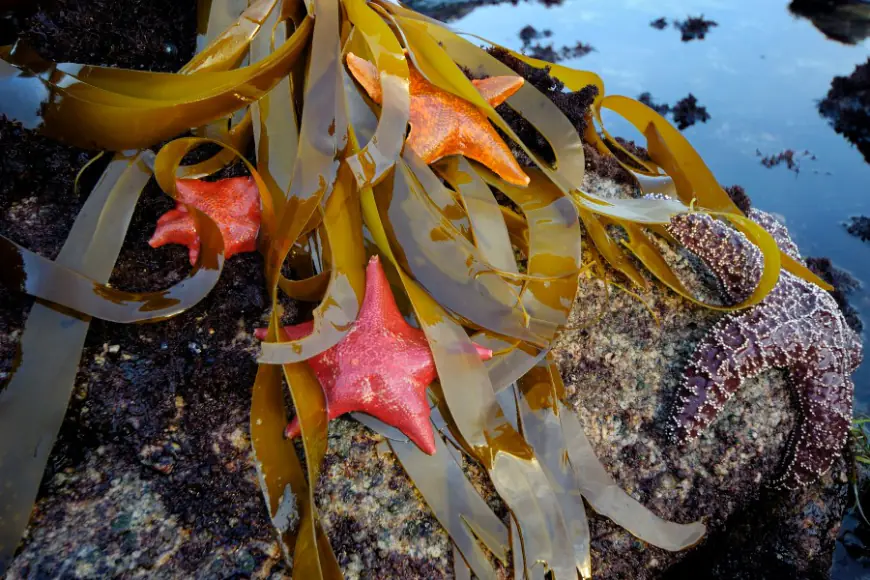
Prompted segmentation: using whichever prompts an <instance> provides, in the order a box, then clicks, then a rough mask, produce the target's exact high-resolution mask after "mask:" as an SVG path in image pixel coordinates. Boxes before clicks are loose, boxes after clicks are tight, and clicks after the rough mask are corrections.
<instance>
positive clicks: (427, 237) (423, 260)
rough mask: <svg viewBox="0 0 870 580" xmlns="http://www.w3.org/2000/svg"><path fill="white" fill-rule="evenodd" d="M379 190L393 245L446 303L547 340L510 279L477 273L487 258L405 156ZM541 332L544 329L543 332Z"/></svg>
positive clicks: (486, 323) (480, 321) (509, 331)
mask: <svg viewBox="0 0 870 580" xmlns="http://www.w3.org/2000/svg"><path fill="white" fill-rule="evenodd" d="M426 169H427V170H428V167H427V168H426ZM388 185H392V187H391V188H388V187H386V186H388ZM377 191H378V195H377V196H376V199H377V204H378V208H379V211H380V213H381V214H382V215H383V216H384V217H385V218H386V219H385V220H384V225H385V226H386V231H387V233H388V239H390V241H391V246H392V249H393V251H394V252H395V253H396V256H397V257H399V258H400V260H401V263H402V266H403V267H405V268H407V271H408V272H409V273H410V274H411V275H413V276H414V278H415V280H416V281H417V282H418V283H419V284H421V285H422V286H423V287H424V288H426V290H427V291H428V292H430V293H432V295H433V296H435V297H436V299H437V300H438V301H439V302H440V303H441V304H444V305H445V306H447V307H448V308H450V309H451V310H452V311H453V312H456V313H457V314H459V315H460V316H462V317H463V318H466V319H468V320H470V321H472V322H473V323H474V324H477V325H479V326H481V327H483V328H488V329H490V330H492V331H493V332H496V333H498V334H502V335H504V336H510V337H514V338H518V339H522V340H528V341H530V342H533V343H537V344H543V342H546V338H545V337H546V333H548V332H550V331H549V329H547V328H540V325H534V326H532V327H527V326H526V321H525V319H524V317H523V313H522V310H521V309H520V308H517V307H514V306H513V305H514V302H515V297H516V295H515V292H514V291H513V289H512V288H510V287H509V285H508V284H507V283H506V282H504V281H503V280H501V279H500V278H497V277H492V276H488V277H480V278H475V277H474V273H475V272H476V271H481V270H486V269H488V267H487V266H486V265H485V261H484V260H483V258H482V257H481V256H480V254H479V252H478V250H477V248H475V247H474V245H473V244H471V242H470V241H468V240H467V239H466V238H465V237H463V236H462V235H461V234H459V233H458V232H456V230H455V229H454V228H453V227H452V226H451V225H450V223H449V221H448V220H447V219H446V218H444V217H443V216H442V214H441V213H440V212H439V211H438V209H437V208H435V207H434V205H433V204H432V203H431V202H430V201H429V200H428V198H427V196H426V194H425V192H423V191H422V189H421V188H420V187H419V186H418V184H417V182H416V180H414V179H413V175H412V174H411V171H410V169H409V168H408V166H407V165H406V164H405V163H404V161H402V162H400V163H399V164H398V165H397V171H396V172H395V174H394V176H393V183H391V184H390V183H386V182H384V183H382V184H380V185H379V186H378V187H377ZM445 274H447V275H446V276H445ZM538 332H543V333H544V334H541V335H540V336H538V335H537V333H538Z"/></svg>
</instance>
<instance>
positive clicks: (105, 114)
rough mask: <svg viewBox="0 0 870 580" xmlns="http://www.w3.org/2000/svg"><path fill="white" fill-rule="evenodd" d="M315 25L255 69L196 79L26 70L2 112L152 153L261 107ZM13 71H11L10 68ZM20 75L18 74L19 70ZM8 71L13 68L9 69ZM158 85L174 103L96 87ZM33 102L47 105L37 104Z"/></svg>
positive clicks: (69, 137)
mask: <svg viewBox="0 0 870 580" xmlns="http://www.w3.org/2000/svg"><path fill="white" fill-rule="evenodd" d="M310 31H311V23H310V22H308V23H307V24H306V23H303V24H302V25H301V26H300V27H299V28H298V29H297V30H296V31H295V32H294V34H293V36H292V37H291V38H290V39H289V40H287V42H285V43H284V44H283V45H282V46H281V47H280V48H279V49H278V50H276V51H275V52H274V53H272V54H271V55H270V56H269V57H267V58H266V59H264V60H263V61H261V62H259V63H257V64H254V65H250V66H248V67H245V68H242V69H237V70H231V71H224V72H201V73H196V74H191V75H176V74H170V73H146V72H141V71H129V70H120V69H110V68H103V67H87V66H85V67H79V68H78V70H76V76H75V77H73V76H71V75H69V74H67V73H64V72H63V71H61V70H58V69H57V68H55V70H54V71H53V72H52V73H48V72H46V73H42V74H41V75H39V76H34V75H32V74H31V73H29V72H28V71H26V70H23V69H18V71H19V72H18V73H17V74H14V75H12V74H10V75H8V76H5V77H4V81H3V82H6V83H10V82H13V83H18V84H21V83H26V84H27V85H29V86H30V90H28V91H24V90H17V91H16V92H15V95H14V99H13V100H12V101H9V100H5V99H4V102H3V104H2V110H0V112H3V113H7V112H8V111H9V110H10V109H11V110H12V111H13V112H14V111H15V110H16V107H19V108H20V107H21V105H22V103H20V102H15V101H16V100H20V99H22V98H25V97H24V95H28V96H30V98H31V100H28V101H27V102H26V106H27V107H29V108H32V110H40V107H42V106H43V105H44V108H43V109H42V111H43V113H42V119H41V120H42V125H41V126H40V129H41V131H42V132H43V133H45V134H47V135H49V136H52V137H56V138H59V139H61V140H65V141H67V142H71V143H74V144H79V145H82V146H85V147H97V148H101V149H113V150H123V149H131V148H139V147H148V146H150V145H152V144H153V143H156V142H158V141H161V140H163V139H166V138H169V137H172V136H174V135H177V134H178V133H181V132H182V131H184V130H186V129H187V128H189V127H191V126H197V125H202V124H204V123H206V122H209V121H212V120H215V119H218V118H221V117H224V116H226V115H228V114H230V113H232V112H233V111H235V110H237V109H239V108H240V107H241V106H243V105H245V104H247V103H248V102H251V101H253V100H256V99H257V98H259V97H260V96H262V94H264V93H265V92H266V91H267V90H268V89H270V88H271V87H272V86H273V85H274V84H275V83H277V82H278V80H280V79H281V78H282V77H283V76H285V75H286V74H287V72H288V71H289V69H290V68H291V67H292V65H293V64H294V62H295V59H296V58H297V57H298V56H299V54H300V53H301V51H302V49H303V48H304V47H305V46H306V44H307V40H308V35H309V33H310ZM4 68H7V67H4ZM13 69H15V67H13ZM7 70H8V68H7ZM91 81H94V82H99V83H101V84H103V85H113V84H115V85H125V84H126V85H135V86H137V87H138V86H140V85H142V84H144V85H146V86H147V85H150V86H152V89H151V90H152V91H154V92H158V93H159V94H162V95H176V97H174V98H163V99H147V98H139V97H132V96H128V95H126V94H123V93H119V92H113V91H110V90H107V89H105V88H102V87H100V86H96V85H93V84H90V82H91ZM32 95H40V96H41V99H38V100H32Z"/></svg>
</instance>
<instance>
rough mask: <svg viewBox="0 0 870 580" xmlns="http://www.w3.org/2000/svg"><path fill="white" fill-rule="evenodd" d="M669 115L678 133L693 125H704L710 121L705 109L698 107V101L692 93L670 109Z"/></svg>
mask: <svg viewBox="0 0 870 580" xmlns="http://www.w3.org/2000/svg"><path fill="white" fill-rule="evenodd" d="M671 115H673V117H674V122H676V124H677V128H678V129H679V130H680V131H682V130H684V129H688V128H689V127H691V126H692V125H694V124H695V123H706V122H707V121H709V120H710V114H709V113H708V112H707V108H706V107H702V106H700V105H698V99H696V98H695V95H693V94H692V93H689V96H688V97H685V98H683V99H680V100H679V101H677V104H676V105H674V106H673V108H672V109H671Z"/></svg>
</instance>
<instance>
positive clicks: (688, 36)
mask: <svg viewBox="0 0 870 580" xmlns="http://www.w3.org/2000/svg"><path fill="white" fill-rule="evenodd" d="M714 26H719V23H718V22H714V21H713V20H704V16H703V15H701V16H690V17H688V18H686V19H685V20H683V21H679V20H675V21H674V27H676V28H679V29H680V33H681V34H682V41H683V42H689V41H690V40H704V37H705V36H706V35H707V33H708V32H709V31H710V29H711V28H713V27H714Z"/></svg>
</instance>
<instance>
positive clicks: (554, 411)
mask: <svg viewBox="0 0 870 580" xmlns="http://www.w3.org/2000/svg"><path fill="white" fill-rule="evenodd" d="M554 372H555V373H558V372H559V371H558V368H555V365H554V363H553V362H552V360H548V359H544V360H542V361H541V362H539V363H538V365H537V366H535V368H534V369H532V370H531V371H530V372H529V373H527V374H526V375H525V376H524V377H523V378H522V379H521V380H520V382H519V383H518V385H517V389H516V397H517V405H518V407H519V411H520V416H521V418H522V425H523V436H524V437H525V439H526V441H528V442H529V444H530V445H531V446H532V448H534V450H535V455H537V456H538V458H539V459H540V460H541V462H542V464H543V465H544V467H545V470H546V474H547V478H548V479H549V481H550V484H551V486H552V487H553V489H554V491H555V493H556V497H557V498H558V501H559V505H560V506H561V507H562V518H563V520H564V522H565V526H566V527H567V530H568V533H569V535H570V538H571V542H572V545H573V553H574V560H575V563H576V566H577V571H578V572H579V573H580V574H581V575H582V576H583V577H584V578H590V577H591V576H592V561H591V557H590V554H589V550H590V536H589V523H588V520H587V518H586V510H585V508H584V507H583V496H582V495H581V493H580V489H579V486H578V485H577V481H576V478H575V474H574V471H573V470H572V468H571V463H570V462H569V460H568V451H567V449H566V442H565V438H564V435H563V432H562V427H561V424H560V421H559V416H558V412H559V411H560V405H559V397H558V395H557V393H556V386H555V384H554V379H553V375H552V373H554Z"/></svg>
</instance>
